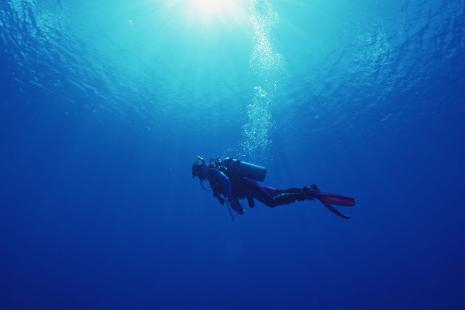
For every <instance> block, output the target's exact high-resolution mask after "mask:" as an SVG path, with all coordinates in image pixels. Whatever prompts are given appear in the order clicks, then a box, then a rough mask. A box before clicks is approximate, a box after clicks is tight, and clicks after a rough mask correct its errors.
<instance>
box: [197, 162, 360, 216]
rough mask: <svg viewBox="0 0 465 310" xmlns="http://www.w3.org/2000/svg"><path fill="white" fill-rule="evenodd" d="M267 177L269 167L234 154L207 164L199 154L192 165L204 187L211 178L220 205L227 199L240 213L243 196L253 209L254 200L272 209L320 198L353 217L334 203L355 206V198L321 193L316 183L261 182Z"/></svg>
mask: <svg viewBox="0 0 465 310" xmlns="http://www.w3.org/2000/svg"><path fill="white" fill-rule="evenodd" d="M265 176H266V168H265V167H261V166H258V165H255V164H252V163H248V162H244V161H242V160H238V159H234V158H231V157H226V158H224V159H219V158H217V159H211V160H210V162H209V163H208V164H207V162H206V161H205V159H203V158H202V157H200V156H197V160H196V161H195V162H194V163H193V164H192V177H193V178H195V177H197V178H199V179H200V185H201V186H202V188H204V186H203V181H204V180H208V183H209V184H210V188H211V191H212V192H213V196H214V197H215V198H216V199H218V201H219V202H220V204H221V205H223V204H224V203H225V202H226V204H227V206H228V208H229V207H230V208H232V209H234V211H236V212H237V213H239V214H244V212H245V210H244V208H243V207H242V205H241V204H240V202H239V199H247V202H248V205H249V207H250V208H253V207H254V206H255V201H254V199H256V200H258V201H260V202H262V203H263V204H265V205H267V206H268V207H271V208H273V207H277V206H281V205H287V204H291V203H293V202H296V201H304V200H314V199H318V200H319V201H320V202H321V203H322V204H323V205H324V206H325V207H326V208H328V210H330V211H331V212H333V213H334V214H336V215H337V216H339V217H341V218H344V219H350V217H348V216H346V215H345V214H343V213H342V212H340V211H339V210H338V209H336V208H335V207H334V205H338V206H346V207H353V206H355V199H354V198H350V197H345V196H341V195H336V194H330V193H324V192H321V191H320V189H319V188H318V186H316V185H315V184H313V185H311V186H304V187H301V188H297V187H295V188H287V189H276V188H273V187H269V186H263V185H260V184H259V182H262V181H263V180H264V179H265ZM204 189H205V188H204ZM205 190H208V189H205ZM231 217H232V214H231Z"/></svg>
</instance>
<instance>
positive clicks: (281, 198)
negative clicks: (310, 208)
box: [249, 183, 308, 207]
mask: <svg viewBox="0 0 465 310" xmlns="http://www.w3.org/2000/svg"><path fill="white" fill-rule="evenodd" d="M249 189H250V190H251V191H252V195H253V196H254V198H256V199H257V200H259V201H261V202H262V203H264V204H265V205H267V206H268V207H277V206H281V205H287V204H291V203H293V202H296V201H302V200H306V199H308V197H307V196H306V195H305V193H304V192H303V190H302V189H300V188H291V189H285V190H282V189H275V188H272V187H266V186H260V185H258V184H256V183H255V184H254V186H251V187H250V188H249Z"/></svg>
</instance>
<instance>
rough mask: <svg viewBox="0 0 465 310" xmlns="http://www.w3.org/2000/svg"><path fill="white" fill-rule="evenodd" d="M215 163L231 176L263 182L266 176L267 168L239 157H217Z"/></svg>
mask: <svg viewBox="0 0 465 310" xmlns="http://www.w3.org/2000/svg"><path fill="white" fill-rule="evenodd" d="M214 164H215V165H216V166H218V168H220V169H221V170H223V171H224V172H225V173H226V175H228V176H230V177H240V178H241V177H245V178H250V179H253V180H255V181H259V182H263V181H264V180H265V177H266V168H265V167H262V166H259V165H255V164H252V163H249V162H246V161H242V160H239V159H235V158H231V157H225V158H224V159H221V160H220V159H216V160H215V161H214Z"/></svg>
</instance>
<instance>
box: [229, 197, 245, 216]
mask: <svg viewBox="0 0 465 310" xmlns="http://www.w3.org/2000/svg"><path fill="white" fill-rule="evenodd" d="M228 202H229V205H230V206H231V208H233V209H234V211H236V212H237V213H239V214H244V213H245V210H244V208H243V207H242V206H241V204H240V202H239V201H238V200H237V199H228Z"/></svg>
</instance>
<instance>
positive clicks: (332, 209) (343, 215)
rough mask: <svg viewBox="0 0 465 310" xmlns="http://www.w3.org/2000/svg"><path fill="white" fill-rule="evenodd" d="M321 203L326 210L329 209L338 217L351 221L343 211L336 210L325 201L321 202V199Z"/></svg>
mask: <svg viewBox="0 0 465 310" xmlns="http://www.w3.org/2000/svg"><path fill="white" fill-rule="evenodd" d="M320 201H321V203H322V204H323V205H324V206H325V207H326V208H328V210H329V211H331V212H333V213H334V214H336V215H337V216H339V217H342V218H343V219H345V220H349V219H350V217H348V216H347V215H345V214H344V213H342V212H341V211H339V210H338V209H336V208H335V207H333V206H332V205H330V204H329V203H327V202H325V201H324V200H321V199H320Z"/></svg>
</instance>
